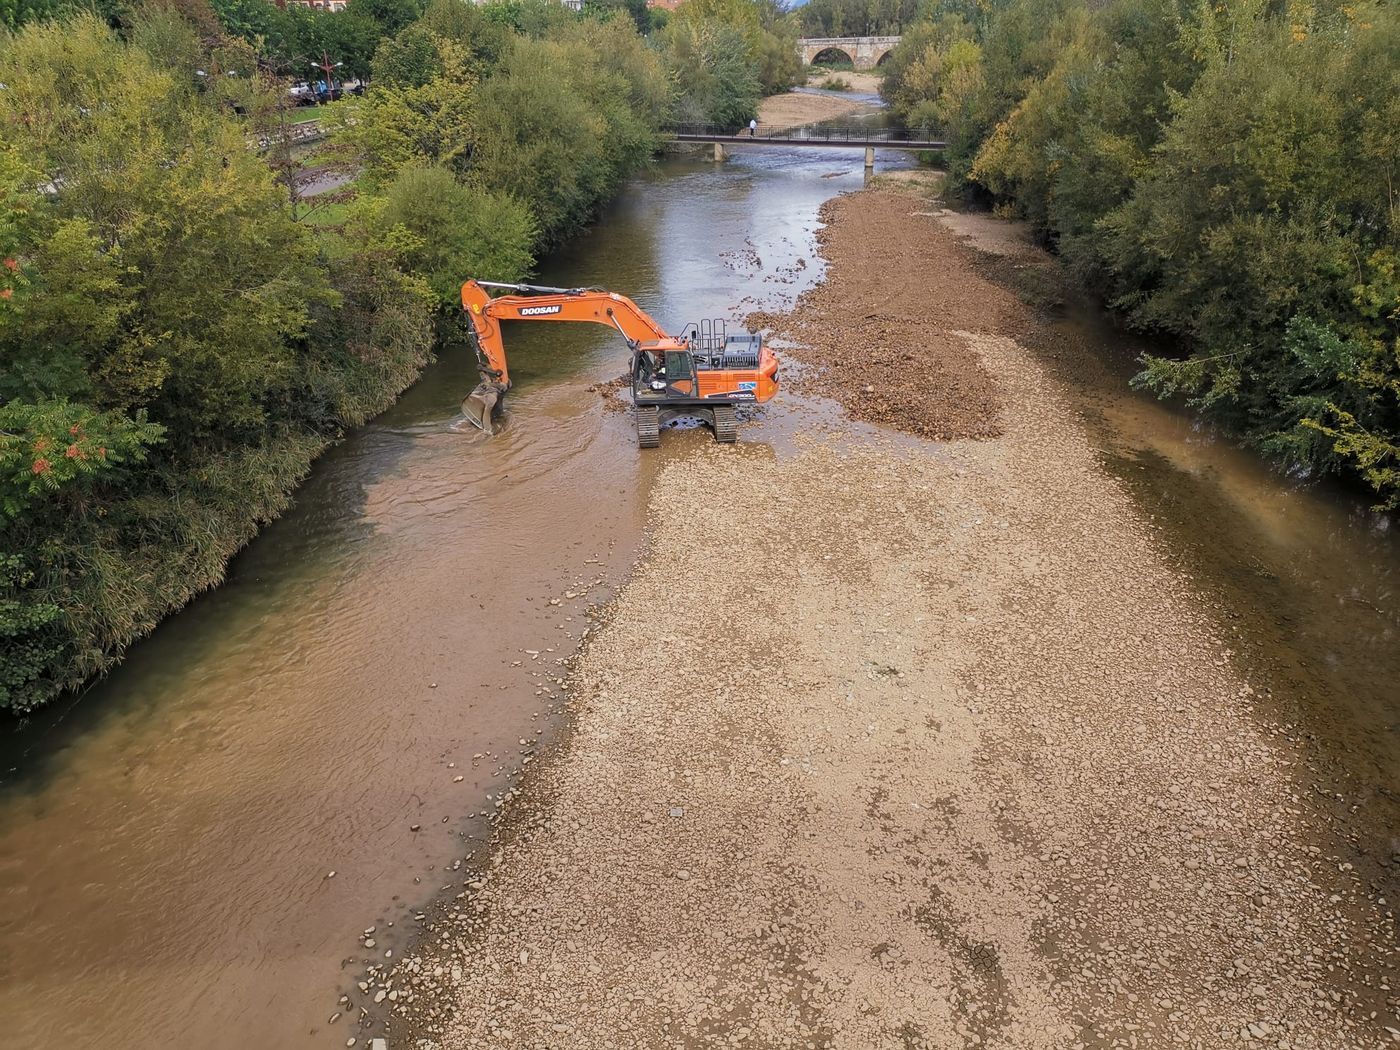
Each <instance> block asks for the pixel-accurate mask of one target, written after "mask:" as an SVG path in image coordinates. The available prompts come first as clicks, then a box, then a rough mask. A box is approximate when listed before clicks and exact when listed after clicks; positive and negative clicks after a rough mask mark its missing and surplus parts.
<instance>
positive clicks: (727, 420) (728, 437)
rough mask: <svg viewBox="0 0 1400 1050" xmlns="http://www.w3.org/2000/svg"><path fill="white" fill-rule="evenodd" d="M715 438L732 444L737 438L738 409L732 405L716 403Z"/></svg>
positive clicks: (726, 443)
mask: <svg viewBox="0 0 1400 1050" xmlns="http://www.w3.org/2000/svg"><path fill="white" fill-rule="evenodd" d="M714 414H715V440H716V441H719V442H721V443H723V444H725V445H732V444H734V442H736V441H738V440H739V410H738V409H736V408H735V407H734V406H733V405H716V406H715V408H714Z"/></svg>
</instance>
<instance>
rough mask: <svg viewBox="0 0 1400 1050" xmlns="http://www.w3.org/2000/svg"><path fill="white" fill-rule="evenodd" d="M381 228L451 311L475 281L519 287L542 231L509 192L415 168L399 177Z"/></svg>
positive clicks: (381, 216) (377, 219)
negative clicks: (463, 290) (470, 280)
mask: <svg viewBox="0 0 1400 1050" xmlns="http://www.w3.org/2000/svg"><path fill="white" fill-rule="evenodd" d="M375 222H376V223H377V224H378V225H379V227H380V228H381V229H383V230H385V231H386V232H387V233H389V234H391V235H393V239H394V242H395V243H398V244H400V245H401V246H402V248H401V251H402V257H403V259H404V261H405V262H406V263H407V264H408V265H409V266H410V267H411V268H412V269H413V270H414V271H415V272H417V273H419V274H421V275H422V276H423V277H424V279H425V280H426V281H427V282H428V285H429V286H430V287H431V288H432V290H433V294H434V295H435V296H436V298H437V301H438V303H439V304H440V305H441V306H444V307H446V308H448V309H449V310H450V309H453V308H455V309H458V310H460V309H461V298H460V291H461V287H462V282H463V281H465V280H466V279H467V278H468V277H480V278H482V279H485V280H493V281H518V280H520V279H521V278H522V277H524V276H525V275H526V274H527V273H528V272H529V271H530V268H531V267H532V266H533V265H534V261H535V260H534V257H533V255H532V254H531V251H530V248H531V245H533V244H534V242H535V238H536V233H537V231H536V229H535V224H534V219H533V217H532V216H531V215H530V211H529V209H528V208H526V207H525V206H524V205H522V204H520V203H519V202H518V201H516V200H513V199H512V198H510V197H507V196H505V195H504V194H499V193H491V192H489V191H487V190H483V189H480V188H479V187H476V186H467V185H463V184H462V183H461V182H459V181H458V180H457V179H456V178H455V177H454V176H453V175H452V173H451V172H450V171H447V170H446V169H444V168H439V167H426V166H420V165H413V166H410V167H407V168H405V169H404V170H402V171H401V172H399V174H398V177H397V178H395V179H394V181H393V182H392V183H391V184H390V185H389V186H388V189H387V192H386V195H385V198H384V200H383V202H382V207H380V208H379V209H378V210H377V212H376V215H375ZM400 235H404V236H400Z"/></svg>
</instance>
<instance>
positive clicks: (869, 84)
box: [807, 70, 885, 95]
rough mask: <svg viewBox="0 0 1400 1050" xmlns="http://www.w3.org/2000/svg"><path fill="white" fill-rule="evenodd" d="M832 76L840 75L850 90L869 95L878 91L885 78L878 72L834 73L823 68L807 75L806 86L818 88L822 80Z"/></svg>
mask: <svg viewBox="0 0 1400 1050" xmlns="http://www.w3.org/2000/svg"><path fill="white" fill-rule="evenodd" d="M832 77H840V78H841V79H842V80H844V81H845V82H846V83H847V84H850V85H851V90H852V91H859V92H861V93H863V94H871V95H873V94H875V93H876V92H878V91H879V90H880V85H881V84H882V83H884V80H885V78H884V77H882V76H880V75H878V74H876V73H851V72H834V73H828V72H826V71H825V70H823V71H821V72H813V73H812V74H810V75H809V76H808V77H807V86H808V87H815V88H819V87H821V86H822V83H823V82H824V81H826V80H828V79H830V78H832Z"/></svg>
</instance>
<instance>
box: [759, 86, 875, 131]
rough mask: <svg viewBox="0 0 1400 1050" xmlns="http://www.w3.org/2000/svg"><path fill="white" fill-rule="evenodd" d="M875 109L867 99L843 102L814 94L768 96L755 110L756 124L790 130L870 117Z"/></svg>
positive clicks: (831, 96) (832, 97)
mask: <svg viewBox="0 0 1400 1050" xmlns="http://www.w3.org/2000/svg"><path fill="white" fill-rule="evenodd" d="M877 108H878V107H877V106H875V105H874V104H873V103H871V102H870V100H869V99H862V98H846V97H843V96H841V95H834V94H827V95H823V94H818V93H817V92H815V91H788V92H786V93H784V94H781V95H769V96H768V97H767V98H765V99H764V100H763V101H762V102H760V103H759V106H758V122H759V123H760V124H762V125H764V126H765V127H775V128H790V127H796V126H797V125H799V124H814V123H816V122H817V121H822V120H835V119H836V118H838V117H849V116H854V115H856V114H858V113H873V112H875V110H876V109H877Z"/></svg>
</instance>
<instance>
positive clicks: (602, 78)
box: [0, 0, 673, 712]
mask: <svg viewBox="0 0 1400 1050" xmlns="http://www.w3.org/2000/svg"><path fill="white" fill-rule="evenodd" d="M188 6H190V7H191V8H192V9H195V10H197V5H194V4H190V5H188ZM182 11H183V8H182ZM531 12H535V13H536V14H538V15H539V17H538V18H535V19H534V20H533V21H530V16H531ZM206 13H207V14H208V15H209V17H210V19H211V20H212V18H213V15H212V12H206ZM413 14H414V16H415V17H413V18H412V19H411V20H410V21H408V22H407V24H405V25H404V26H403V28H401V29H399V30H398V31H397V32H396V33H395V34H394V35H392V36H389V35H386V36H384V38H383V39H382V40H381V42H380V44H379V46H378V48H377V49H376V50H375V52H374V58H373V63H374V68H375V71H376V73H377V75H376V76H375V77H374V79H373V80H372V82H371V86H370V88H369V90H368V91H367V92H366V93H365V95H364V97H363V98H359V99H354V100H347V104H345V105H341V106H339V107H337V108H339V109H340V110H341V118H340V123H341V127H340V130H339V131H338V132H337V134H336V135H335V136H334V139H333V142H332V144H331V145H330V146H329V147H328V151H327V156H328V158H329V159H330V160H332V161H339V162H341V163H344V164H346V165H347V166H350V167H352V168H354V170H356V171H357V172H358V173H359V174H358V177H357V178H356V181H355V184H354V186H353V187H352V189H351V190H350V191H348V192H345V193H343V194H341V195H339V196H338V198H337V200H336V203H335V204H334V205H333V206H325V205H322V204H320V203H319V202H317V201H315V200H312V201H303V202H300V203H299V204H298V205H297V206H293V202H292V201H291V200H290V199H289V197H290V195H289V192H288V186H287V185H286V184H285V183H284V182H283V181H281V178H280V176H279V173H278V172H277V171H276V170H275V169H276V167H277V165H276V164H272V165H269V163H268V158H266V157H264V156H261V155H259V154H258V153H257V152H256V151H254V150H251V149H250V148H249V145H248V140H249V135H250V131H252V130H255V128H256V126H258V125H259V122H262V123H267V122H269V121H273V120H277V119H285V117H286V114H285V113H284V112H282V110H283V109H284V108H285V98H286V89H287V81H286V80H285V79H283V78H281V77H279V76H278V75H277V71H278V68H279V62H278V60H277V57H276V56H275V55H269V54H267V53H266V52H265V51H260V50H259V49H260V48H266V46H267V44H266V41H265V40H264V39H262V38H258V39H257V42H256V45H255V44H254V43H253V42H249V41H245V40H243V39H241V38H239V37H238V36H237V35H236V33H235V32H233V31H219V30H218V29H217V23H214V25H215V27H216V29H215V31H214V32H212V33H211V32H210V31H209V27H208V26H201V25H200V24H199V22H200V19H199V18H197V17H191V16H190V13H189V12H187V11H186V12H184V13H177V12H174V11H171V10H169V9H166V8H164V7H159V8H156V7H152V8H144V9H137V11H136V12H135V13H134V14H131V13H128V14H126V15H124V16H123V18H122V19H120V20H119V23H120V24H119V25H118V27H117V28H116V29H114V28H112V27H111V25H109V24H108V22H106V21H104V20H102V19H100V18H98V17H96V16H95V15H93V14H89V13H81V14H77V15H72V14H67V15H62V16H59V17H56V18H54V19H50V20H43V19H40V20H36V21H32V22H30V23H29V24H28V25H25V26H24V27H23V28H21V29H19V30H17V31H16V32H14V33H12V34H10V35H9V36H8V37H6V38H4V39H2V40H0V83H2V84H4V85H5V89H4V90H0V128H3V136H0V140H3V142H2V144H0V196H2V197H3V198H4V201H3V207H2V208H0V263H3V265H2V266H0V708H6V709H9V710H11V711H13V712H24V711H28V710H31V709H33V708H34V707H36V706H38V705H40V704H42V703H44V702H45V701H47V700H49V699H52V698H53V697H54V696H56V695H57V694H58V693H60V692H61V691H63V690H65V689H71V688H75V687H78V686H80V685H82V684H83V683H84V682H86V681H87V680H89V679H90V678H91V677H92V676H94V675H96V674H99V673H101V672H103V671H104V670H106V669H107V668H109V667H110V666H111V665H112V664H113V663H114V662H116V661H117V660H118V659H119V658H120V656H121V654H122V652H123V651H124V650H125V648H126V647H127V646H128V645H130V643H131V642H132V641H134V640H135V639H137V638H139V637H141V636H142V635H143V634H145V633H147V632H149V631H150V630H151V629H152V628H153V627H154V626H155V624H156V623H157V622H159V620H160V619H161V618H162V617H163V616H165V615H167V614H168V613H169V612H170V611H172V610H174V609H176V608H178V607H179V606H181V605H182V604H183V603H184V602H186V601H188V600H189V598H190V597H191V596H193V595H194V594H195V593H197V592H198V591H200V590H201V589H203V588H206V587H208V586H211V585H213V584H214V583H216V582H217V581H218V580H219V579H221V577H222V574H223V571H224V567H225V565H226V562H227V560H228V558H229V557H230V556H231V555H232V554H233V553H234V552H235V551H236V550H237V549H238V548H239V547H240V546H242V545H243V544H244V543H246V542H247V541H248V540H249V539H250V538H251V537H252V536H253V535H254V534H255V532H256V531H257V529H258V527H259V526H260V525H261V524H262V523H264V522H266V521H268V520H270V519H272V518H274V517H275V516H276V515H277V514H278V513H280V512H281V511H282V510H283V509H285V507H286V506H287V504H288V502H289V498H290V494H291V492H292V491H293V489H294V488H295V486H296V484H297V483H298V482H299V481H300V480H301V479H302V478H303V477H304V476H305V474H306V472H307V470H308V469H309V467H310V464H311V462H312V460H313V459H314V458H315V457H316V456H317V455H318V454H319V453H320V452H321V451H322V450H324V449H325V448H326V447H327V446H328V445H329V444H330V443H331V442H333V441H334V440H335V439H336V438H337V437H338V436H339V435H340V434H341V433H342V432H343V430H344V429H345V428H346V427H350V426H354V425H357V424H359V423H361V422H364V421H365V420H366V419H368V418H369V417H371V416H372V415H374V414H375V413H377V412H378V411H380V410H382V409H383V408H385V407H386V406H387V405H388V404H389V403H390V402H392V400H393V399H394V398H395V397H396V396H397V395H398V393H399V392H401V391H402V390H403V389H404V388H405V387H407V386H408V385H409V384H410V383H412V382H413V380H414V379H415V378H416V376H417V375H418V373H419V371H420V370H421V368H422V367H423V365H424V364H425V363H426V362H427V361H428V360H429V359H430V356H431V353H432V348H433V332H434V323H435V318H436V317H438V316H441V315H443V314H444V312H445V311H446V310H448V309H449V308H450V304H451V303H452V301H453V300H454V299H455V289H456V286H457V283H458V282H459V281H460V279H461V277H462V276H463V275H464V274H467V273H475V274H482V275H489V276H492V277H496V278H498V279H504V280H510V279H515V278H519V277H522V276H524V275H525V274H526V273H527V272H528V270H529V269H530V268H531V267H532V266H533V263H534V260H535V257H536V255H537V253H538V252H540V251H542V250H546V249H548V248H550V247H552V246H554V245H556V244H559V243H560V242H562V241H563V240H564V239H566V238H567V237H568V236H569V235H571V234H572V233H574V232H575V231H577V230H578V229H579V228H580V227H581V226H582V225H583V224H584V223H586V222H587V221H588V219H589V218H590V217H591V216H592V215H593V214H595V213H596V210H597V208H598V207H599V206H600V205H601V204H602V203H603V202H604V201H606V200H607V199H608V198H609V197H610V196H611V195H612V194H613V193H615V192H616V191H617V189H618V188H619V186H620V185H621V183H622V181H623V179H625V178H626V177H627V176H628V175H629V174H630V173H631V172H633V171H634V170H635V169H636V167H637V166H638V165H640V164H642V163H645V162H646V160H647V158H648V157H649V156H650V155H651V153H652V151H653V149H654V148H655V142H656V130H657V127H658V126H659V124H660V122H661V120H662V119H664V117H665V116H666V115H667V113H668V110H669V106H670V105H671V100H672V95H673V87H672V81H671V79H670V77H669V76H668V75H667V70H666V66H665V62H664V61H663V58H662V56H661V55H660V54H659V53H658V52H656V51H655V50H653V49H651V48H649V47H648V46H647V44H646V43H645V42H644V41H643V40H642V38H641V37H639V36H638V34H637V32H636V30H635V29H634V28H633V25H632V22H631V21H630V20H629V19H627V18H625V17H608V18H588V17H579V16H577V15H574V14H572V13H570V12H567V11H565V10H564V9H562V8H561V7H560V6H559V5H557V4H555V5H553V6H552V9H549V10H546V5H538V7H532V6H530V5H521V4H513V5H511V6H510V7H504V6H498V7H494V8H475V7H472V6H471V5H466V4H461V3H458V2H456V0H436V2H435V3H433V4H432V5H430V6H429V7H428V8H427V9H426V10H425V11H422V12H421V13H420V12H418V11H417V10H416V9H414V11H413ZM522 20H524V21H527V22H528V23H529V24H528V26H527V27H525V28H522V26H521V25H520V24H517V23H519V22H521V21H522ZM233 28H234V29H236V27H233ZM545 146H548V149H545V148H544V147H545ZM332 220H333V221H332Z"/></svg>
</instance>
